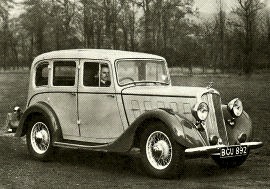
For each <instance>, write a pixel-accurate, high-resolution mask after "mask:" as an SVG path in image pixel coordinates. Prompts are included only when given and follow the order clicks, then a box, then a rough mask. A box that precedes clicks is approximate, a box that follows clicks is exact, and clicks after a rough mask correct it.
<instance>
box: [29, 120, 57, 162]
mask: <svg viewBox="0 0 270 189" xmlns="http://www.w3.org/2000/svg"><path fill="white" fill-rule="evenodd" d="M50 129H51V126H50V124H49V122H48V121H46V120H45V119H44V118H43V117H42V116H38V117H37V118H35V119H34V120H33V121H31V123H30V125H29V127H28V131H27V136H26V140H27V147H28V150H29V153H30V155H32V156H33V157H34V158H36V159H38V160H42V161H47V160H49V159H50V158H51V157H52V154H53V151H54V148H53V146H52V140H51V139H52V133H51V130H50Z"/></svg>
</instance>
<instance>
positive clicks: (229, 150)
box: [220, 145, 248, 158]
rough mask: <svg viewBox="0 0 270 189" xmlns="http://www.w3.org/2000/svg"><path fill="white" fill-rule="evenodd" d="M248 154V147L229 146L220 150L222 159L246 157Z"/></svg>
mask: <svg viewBox="0 0 270 189" xmlns="http://www.w3.org/2000/svg"><path fill="white" fill-rule="evenodd" d="M247 154H248V148H247V146H240V145H239V146H227V147H222V148H221V149H220V157H221V158H226V157H235V156H244V155H247Z"/></svg>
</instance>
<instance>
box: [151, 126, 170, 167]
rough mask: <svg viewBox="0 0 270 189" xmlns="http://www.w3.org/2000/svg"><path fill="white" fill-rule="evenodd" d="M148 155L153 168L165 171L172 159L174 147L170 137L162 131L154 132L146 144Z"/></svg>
mask: <svg viewBox="0 0 270 189" xmlns="http://www.w3.org/2000/svg"><path fill="white" fill-rule="evenodd" d="M146 155H147V158H148V160H149V162H150V164H151V165H152V166H153V167H155V168H156V169H165V168H166V167H167V166H168V165H169V164H170V162H171V159H172V145H171V142H170V140H169V138H168V136H167V135H166V134H165V133H163V132H161V131H155V132H153V133H152V134H151V135H150V136H149V137H148V140H147V143H146Z"/></svg>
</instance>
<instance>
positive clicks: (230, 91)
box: [0, 73, 270, 155]
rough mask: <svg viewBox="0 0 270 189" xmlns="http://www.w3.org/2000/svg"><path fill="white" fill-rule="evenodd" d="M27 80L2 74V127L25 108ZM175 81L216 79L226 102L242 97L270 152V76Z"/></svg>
mask: <svg viewBox="0 0 270 189" xmlns="http://www.w3.org/2000/svg"><path fill="white" fill-rule="evenodd" d="M28 80H29V76H28V74H27V73H19V74H15V73H0V86H1V90H0V124H1V126H0V128H3V126H4V122H5V118H6V114H7V112H10V111H12V108H13V107H14V106H15V105H19V106H20V107H22V108H24V107H25V103H26V99H27V90H28ZM172 81H173V85H181V86H200V87H206V86H207V85H208V83H209V82H210V81H213V82H214V86H213V87H214V88H215V89H217V90H218V91H219V92H220V93H221V96H222V101H223V103H224V104H225V103H227V102H229V101H230V100H231V99H233V98H235V97H238V98H240V99H241V100H242V101H243V104H244V109H245V110H246V112H248V113H249V115H250V117H251V119H252V121H253V125H254V135H255V137H256V138H260V139H261V140H263V141H264V142H265V146H264V147H263V148H262V149H261V150H260V151H263V153H265V154H267V155H270V147H269V146H268V144H267V143H269V142H270V137H269V134H270V124H269V118H270V75H253V76H252V77H245V76H238V75H230V76H226V77H220V76H193V77H172Z"/></svg>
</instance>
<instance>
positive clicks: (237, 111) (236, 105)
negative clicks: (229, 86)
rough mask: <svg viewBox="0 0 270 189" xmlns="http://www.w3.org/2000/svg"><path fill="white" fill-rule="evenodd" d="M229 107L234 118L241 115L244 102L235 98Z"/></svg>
mask: <svg viewBox="0 0 270 189" xmlns="http://www.w3.org/2000/svg"><path fill="white" fill-rule="evenodd" d="M227 109H228V111H229V112H230V114H231V116H232V117H233V118H237V117H240V116H241V115H242V113H243V110H244V108H243V103H242V101H241V100H240V99H239V98H235V99H233V100H231V101H230V102H229V103H228V104H227Z"/></svg>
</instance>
